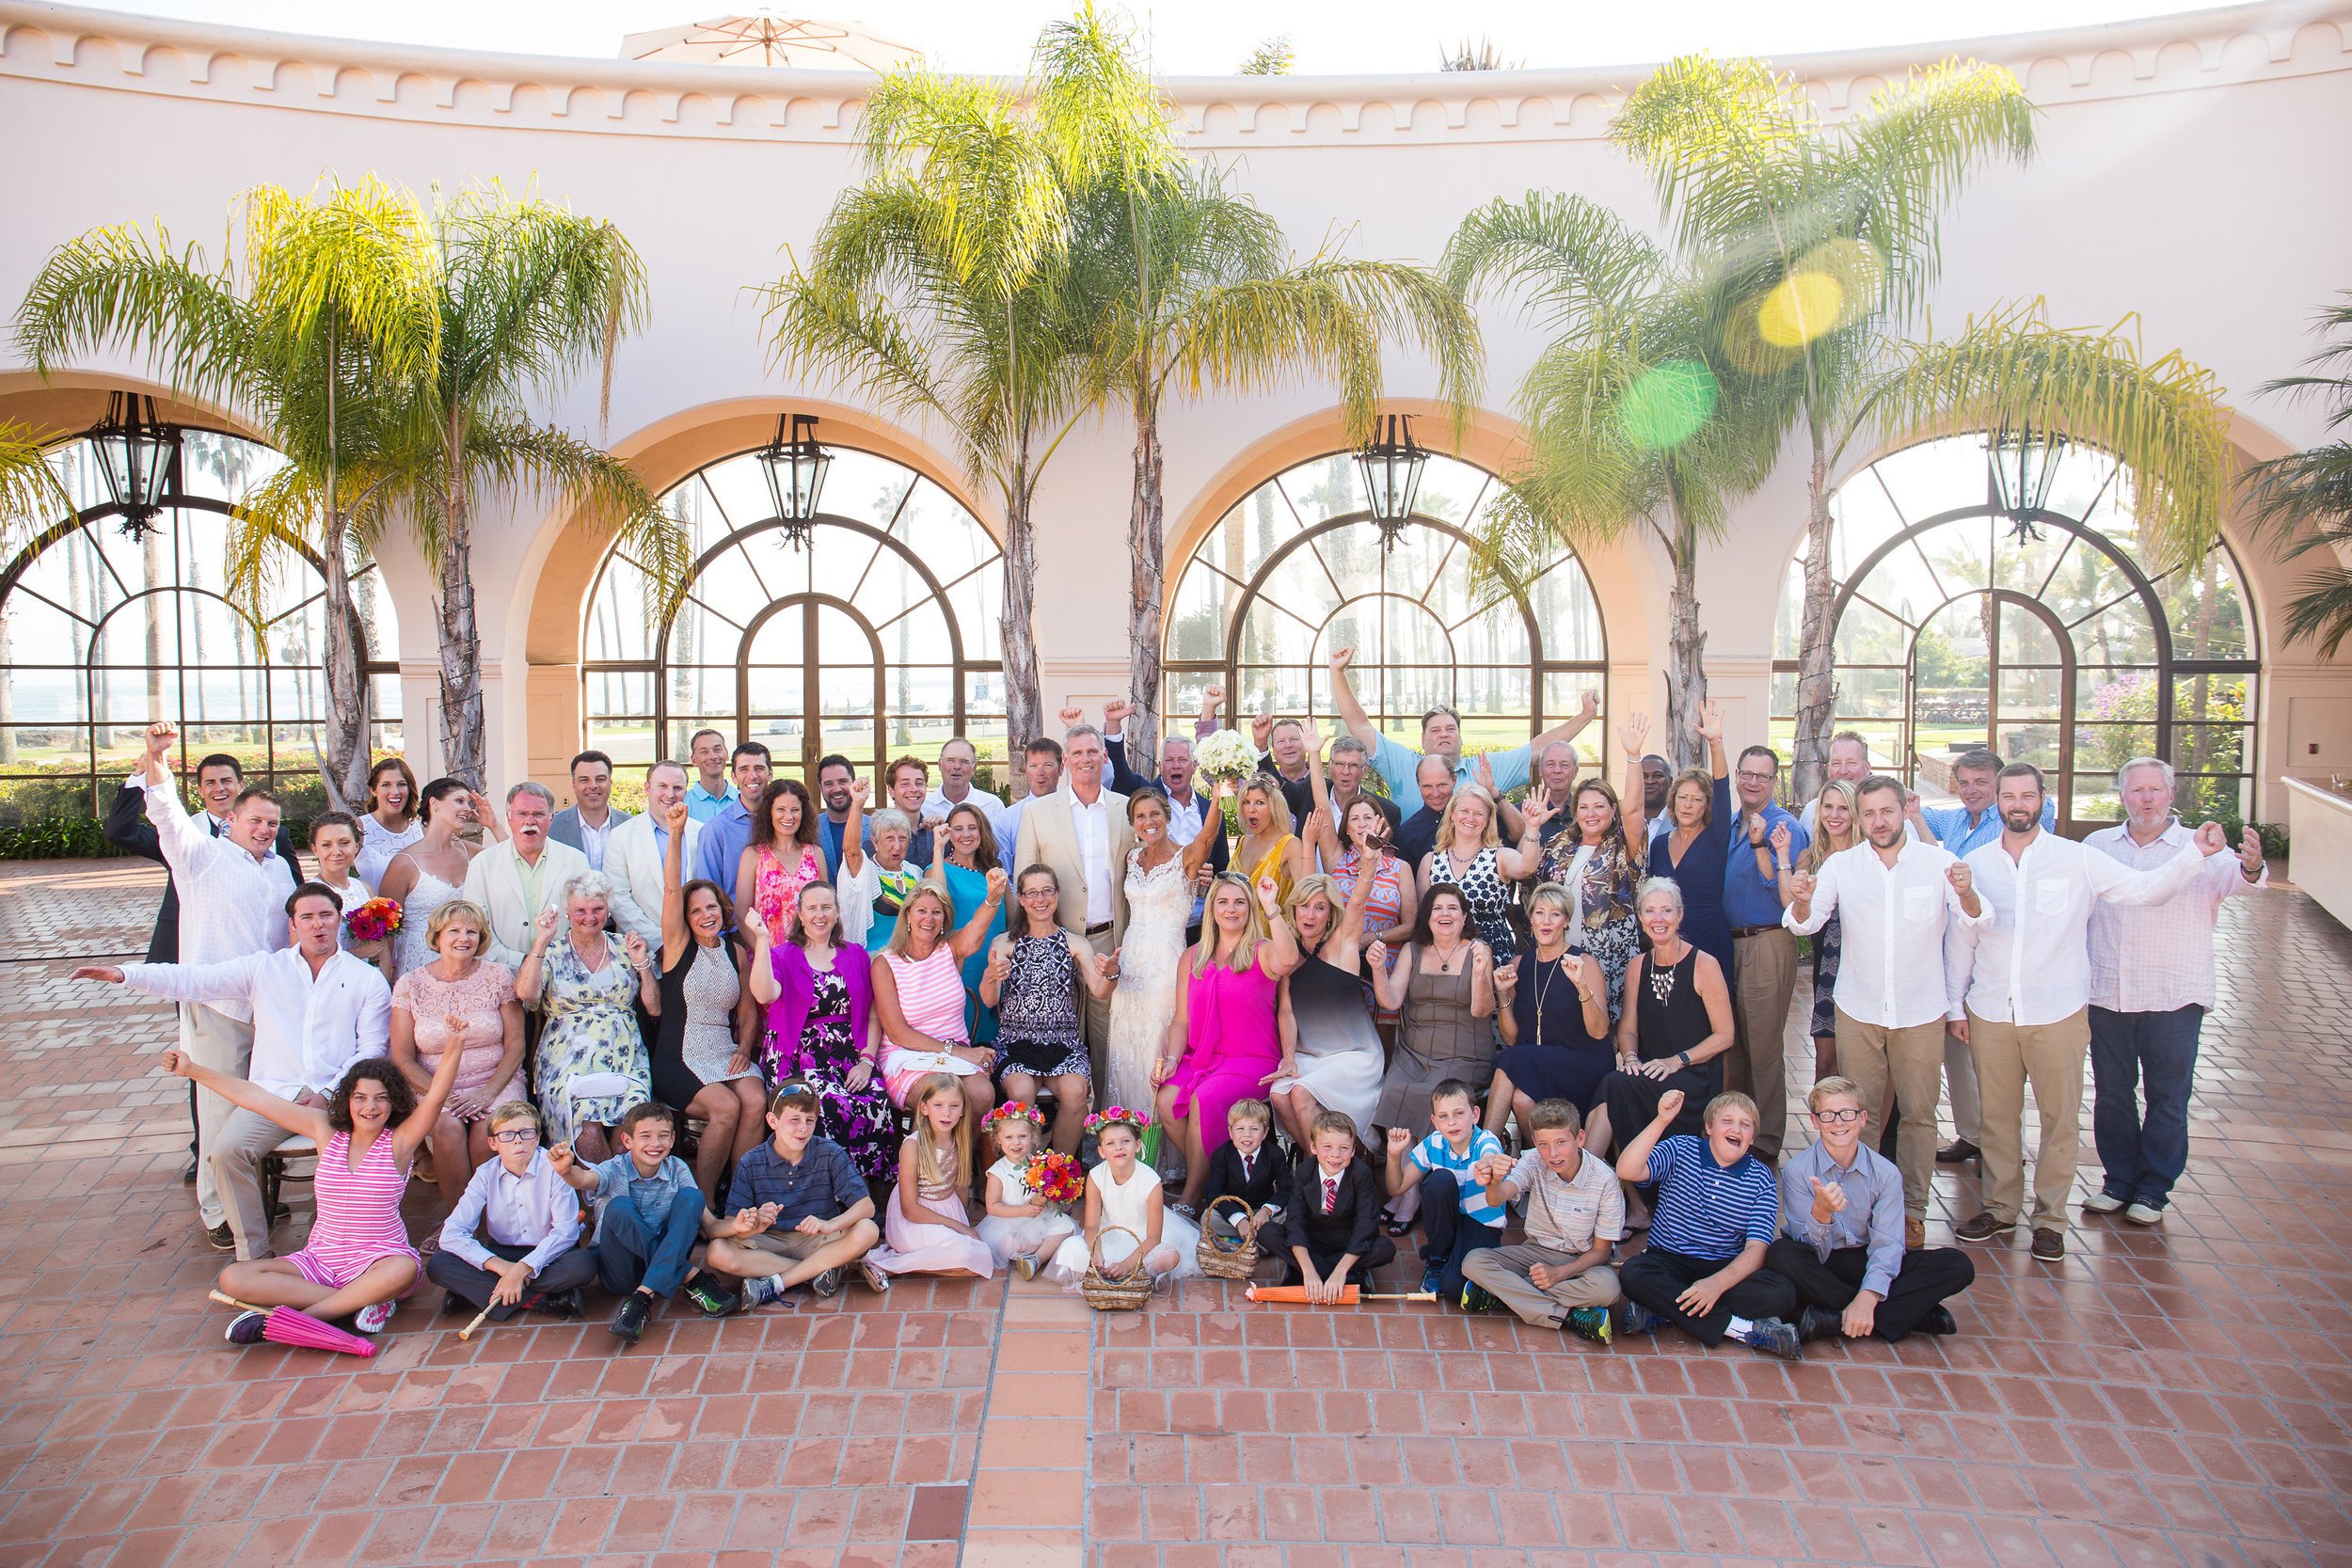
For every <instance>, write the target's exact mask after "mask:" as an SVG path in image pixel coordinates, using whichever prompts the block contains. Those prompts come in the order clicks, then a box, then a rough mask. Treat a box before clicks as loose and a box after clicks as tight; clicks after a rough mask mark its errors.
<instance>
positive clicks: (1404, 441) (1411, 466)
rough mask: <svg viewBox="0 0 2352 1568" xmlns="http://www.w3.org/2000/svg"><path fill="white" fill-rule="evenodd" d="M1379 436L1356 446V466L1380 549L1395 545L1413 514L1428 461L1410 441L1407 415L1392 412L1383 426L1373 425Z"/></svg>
mask: <svg viewBox="0 0 2352 1568" xmlns="http://www.w3.org/2000/svg"><path fill="white" fill-rule="evenodd" d="M1375 430H1378V432H1379V439H1377V440H1375V441H1373V442H1371V443H1370V444H1369V445H1367V446H1365V447H1363V448H1361V449H1359V451H1357V453H1356V467H1357V468H1358V470H1359V471H1360V472H1361V473H1362V475H1363V480H1364V495H1365V497H1366V498H1367V499H1368V500H1369V501H1370V503H1371V507H1372V520H1373V521H1374V522H1375V523H1376V524H1378V525H1379V528H1380V547H1381V549H1382V550H1384V551H1386V550H1393V549H1394V548H1396V540H1397V535H1399V534H1401V533H1403V532H1404V531H1405V525H1406V522H1408V521H1410V520H1411V518H1412V515H1413V502H1414V501H1415V499H1417V498H1418V497H1419V496H1420V494H1421V471H1422V468H1423V467H1426V466H1427V464H1428V462H1429V454H1428V453H1427V452H1426V451H1422V449H1421V447H1420V446H1419V444H1417V443H1416V442H1415V441H1414V440H1413V420H1412V416H1411V415H1409V414H1391V415H1389V416H1388V417H1387V420H1386V425H1385V428H1382V427H1379V426H1375Z"/></svg>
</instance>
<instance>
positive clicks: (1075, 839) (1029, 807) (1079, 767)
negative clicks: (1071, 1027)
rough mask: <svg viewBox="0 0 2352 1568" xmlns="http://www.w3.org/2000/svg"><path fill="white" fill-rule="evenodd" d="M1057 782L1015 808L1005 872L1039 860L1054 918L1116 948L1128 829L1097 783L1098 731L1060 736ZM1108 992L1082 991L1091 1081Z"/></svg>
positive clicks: (1111, 796) (1105, 1025)
mask: <svg viewBox="0 0 2352 1568" xmlns="http://www.w3.org/2000/svg"><path fill="white" fill-rule="evenodd" d="M1061 754H1062V766H1063V773H1062V783H1061V789H1060V791H1059V792H1058V793H1057V794H1054V795H1048V796H1045V797H1043V798H1042V799H1037V798H1032V799H1031V800H1028V801H1027V802H1026V803H1025V807H1024V809H1023V811H1022V814H1021V835H1020V837H1019V838H1018V839H1017V840H1016V841H1015V843H1014V854H1013V858H1012V860H1011V862H1010V863H1009V864H1008V865H1007V866H1006V870H1005V874H1006V875H1007V876H1016V875H1018V874H1019V872H1020V870H1021V868H1022V867H1024V866H1026V865H1030V864H1033V863H1043V864H1046V865H1050V866H1052V867H1053V868H1054V875H1055V877H1056V878H1057V879H1058V880H1059V881H1060V883H1061V899H1060V902H1059V903H1058V904H1057V906H1056V907H1055V919H1056V922H1057V924H1058V925H1060V926H1061V927H1062V928H1063V929H1065V930H1069V931H1074V932H1076V933H1077V934H1078V935H1079V936H1081V937H1084V938H1085V939H1086V941H1087V942H1088V944H1089V946H1091V947H1092V948H1093V949H1094V951H1096V952H1097V953H1109V952H1112V951H1114V950H1116V949H1117V947H1118V946H1119V942H1120V937H1121V936H1122V935H1123V934H1124V933H1125V930H1126V926H1127V895H1126V888H1125V882H1126V868H1127V851H1128V850H1129V849H1131V848H1133V847H1134V846H1135V832H1134V830H1133V829H1132V828H1130V827H1129V826H1128V824H1127V797H1125V796H1124V795H1121V794H1120V793H1119V792H1118V791H1117V790H1114V789H1109V788H1106V787H1104V783H1103V769H1104V765H1105V764H1106V763H1107V762H1108V761H1109V759H1110V752H1109V750H1108V748H1106V747H1105V746H1104V744H1103V732H1102V731H1100V730H1098V729H1096V728H1095V727H1094V726H1093V725H1091V724H1078V725H1074V726H1073V727H1072V728H1071V730H1070V732H1069V733H1068V734H1067V735H1066V736H1063V737H1062V752H1061ZM1110 1024H1111V1005H1110V999H1109V998H1108V997H1097V996H1095V995H1093V994H1092V993H1091V992H1089V993H1088V995H1087V998H1086V1006H1085V1019H1084V1025H1085V1035H1086V1042H1087V1050H1088V1052H1089V1053H1090V1054H1091V1055H1092V1057H1093V1059H1094V1081H1095V1082H1096V1083H1098V1084H1101V1083H1106V1082H1108V1079H1107V1078H1106V1077H1105V1075H1104V1057H1103V1053H1104V1049H1105V1047H1106V1046H1107V1045H1108V1043H1109V1041H1110Z"/></svg>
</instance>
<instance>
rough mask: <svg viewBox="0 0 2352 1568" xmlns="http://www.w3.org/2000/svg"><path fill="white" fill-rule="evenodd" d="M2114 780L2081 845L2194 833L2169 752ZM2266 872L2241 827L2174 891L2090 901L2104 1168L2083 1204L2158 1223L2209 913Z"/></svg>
mask: <svg viewBox="0 0 2352 1568" xmlns="http://www.w3.org/2000/svg"><path fill="white" fill-rule="evenodd" d="M2115 786H2116V789H2117V790H2118V791H2119V792H2120V793H2121V794H2122V797H2123V813H2124V820H2123V821H2122V823H2120V824H2118V825H2117V826H2115V827H2112V828H2102V829H2100V830H2099V831H2098V832H2095V833H2092V834H2091V835H2090V837H2088V838H2086V839H2084V840H2083V845H2084V847H2086V848H2090V849H2097V850H2099V851H2101V852H2103V853H2105V854H2106V855H2109V856H2112V857H2113V858H2114V859H2115V860H2116V861H2118V862H2119V863H2122V864H2124V865H2127V866H2130V867H2132V868H2133V869H2135V870H2139V869H2142V868H2145V867H2147V866H2152V865H2162V864H2164V863H2167V862H2169V861H2172V860H2177V859H2183V858H2187V857H2191V856H2193V855H2194V854H2195V850H2194V849H2193V847H2191V844H2192V840H2193V839H2194V837H2195V835H2194V834H2192V833H2191V832H2189V831H2188V829H2187V828H2185V827H2184V826H2183V825H2182V824H2181V823H2179V822H2178V821H2175V820H2174V819H2173V816H2172V765H2171V764H2170V763H2169V762H2165V761H2163V760H2161V759H2160V758H2156V757H2134V758H2133V759H2132V760H2131V761H2129V762H2127V763H2125V764H2124V765H2123V766H2122V768H2118V769H2117V770H2116V774H2115ZM2269 882H2270V867H2269V866H2268V865H2266V864H2265V863H2264V861H2263V843H2262V837H2261V835H2260V834H2258V833H2256V832H2254V830H2253V829H2251V828H2249V829H2247V830H2246V831H2245V833H2244V836H2243V837H2241V838H2240V839H2239V841H2238V849H2237V853H2236V854H2234V855H2216V856H2214V857H2213V858H2212V859H2210V860H2207V861H2205V862H2204V863H2203V864H2202V866H2201V868H2200V871H2199V875H2198V878H2197V880H2196V881H2195V882H2193V883H2192V884H2190V886H2189V889H2188V891H2187V892H2186V893H2184V894H2182V895H2180V896H2179V897H2178V898H2174V899H2171V900H2169V902H2166V903H2163V904H2156V905H2153V906H2146V907H2141V908H2137V909H2134V908H2118V907H2116V906H2113V905H2109V904H2102V905H2100V906H2099V907H2098V908H2097V909H2095V910H2093V911H2091V913H2090V1092H2091V1101H2090V1135H2091V1138H2092V1139H2093V1141H2094V1143H2095V1144H2096V1146H2097V1148H2098V1151H2099V1164H2101V1165H2103V1166H2105V1167H2106V1177H2105V1179H2104V1180H2102V1182H2101V1184H2100V1188H2099V1191H2098V1193H2097V1194H2096V1195H2094V1196H2090V1197H2087V1198H2085V1199H2084V1200H2083V1207H2084V1208H2085V1209H2088V1210H2090V1212H2092V1213H2094V1214H2112V1213H2114V1212H2116V1211H2117V1210H2119V1209H2121V1210H2122V1211H2123V1217H2124V1218H2125V1219H2127V1220H2130V1221H2132V1222H2133V1223H2135V1224H2137V1225H2161V1224H2163V1223H2164V1210H2165V1205H2166V1204H2167V1203H2168V1202H2169V1200H2170V1198H2171V1194H2172V1183H2173V1182H2175V1181H2178V1180H2180V1179H2181V1172H2182V1171H2184V1170H2185V1169H2187V1168H2188V1095H2189V1089H2190V1088H2191V1086H2192V1085H2194V1084H2195V1082H2196V1079H2197V1042H2198V1037H2199V1035H2200V1034H2201V1032H2202V1031H2203V1028H2204V1022H2205V1014H2206V1012H2207V1011H2209V1010H2210V1009H2211V1008H2212V1006H2213V999H2214V990H2213V926H2214V920H2215V918H2216V916H2217V915H2218V914H2219V913H2220V912H2221V901H2222V900H2223V899H2225V898H2228V897H2231V896H2233V895H2237V894H2241V893H2251V892H2252V891H2253V890H2254V889H2256V888H2258V887H2265V886H2267V885H2269ZM2143 1079H2145V1080H2146V1082H2147V1085H2148V1110H2147V1114H2146V1116H2145V1117H2144V1118H2143V1117H2142V1116H2141V1114H2140V1109H2139V1087H2140V1083H2141V1081H2142V1080H2143Z"/></svg>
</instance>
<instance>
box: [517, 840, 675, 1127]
mask: <svg viewBox="0 0 2352 1568" xmlns="http://www.w3.org/2000/svg"><path fill="white" fill-rule="evenodd" d="M558 908H561V909H562V910H563V911H564V915H563V918H564V924H565V926H566V927H568V928H567V930H566V931H565V933H564V940H563V941H562V942H557V941H555V931H556V910H557V909H558ZM611 911H612V883H610V882H608V881H606V880H605V879H604V878H603V877H601V876H599V875H598V874H597V873H596V872H593V871H590V872H585V873H583V874H581V875H580V876H577V877H574V878H573V879H571V881H570V882H569V883H567V884H566V885H565V886H564V895H563V897H562V899H561V900H560V901H559V903H557V904H550V905H549V906H548V907H547V908H546V909H544V910H541V911H539V921H538V929H537V932H536V935H535V936H534V938H533V940H532V944H531V952H530V953H529V954H528V955H527V956H526V957H525V958H524V959H523V965H522V968H521V969H520V970H519V971H517V972H516V975H515V994H516V996H517V997H518V998H520V999H521V1001H522V1004H523V1006H527V1007H534V1006H535V1007H537V1008H538V1009H539V1012H540V1014H541V1016H543V1017H544V1018H545V1019H546V1020H547V1027H546V1028H545V1030H544V1031H542V1033H541V1034H540V1036H539V1066H538V1069H537V1071H536V1073H535V1074H534V1076H533V1080H532V1089H533V1091H534V1094H533V1098H534V1099H536V1100H537V1101H539V1109H540V1111H541V1112H542V1113H544V1114H545V1115H546V1117H547V1120H548V1142H549V1143H550V1144H559V1143H567V1144H570V1145H571V1146H572V1149H573V1152H574V1153H576V1154H577V1155H578V1156H579V1157H580V1159H581V1160H582V1161H583V1162H585V1163H587V1164H595V1163H596V1161H598V1160H602V1159H604V1158H606V1157H607V1156H609V1155H610V1154H611V1153H612V1141H611V1140H612V1129H613V1127H614V1126H615V1125H616V1124H618V1123H619V1121H620V1119H621V1115H622V1113H623V1112H625V1111H627V1110H628V1108H629V1107H630V1106H632V1105H635V1104H637V1103H639V1102H640V1101H646V1100H651V1099H652V1098H653V1064H652V1062H651V1060H650V1059H649V1058H648V1057H647V1056H646V1054H645V1041H644V1036H642V1035H640V1034H639V1033H638V1031H637V1015H636V1013H635V1011H634V1010H632V1008H631V1007H630V1005H629V1004H630V1003H631V1002H632V1001H633V1000H641V1001H643V1002H644V1005H645V1006H646V1008H647V1009H648V1010H651V1009H654V1008H657V1007H659V1006H660V1005H661V990H660V975H659V974H657V973H656V971H655V969H654V962H653V953H652V950H651V949H649V948H648V947H646V945H645V939H644V938H643V937H640V936H631V937H630V938H629V939H628V941H627V942H623V941H622V940H621V939H620V938H619V937H616V936H613V935H612V934H611V933H609V932H608V931H606V930H605V928H604V922H605V917H606V915H607V914H609V913H610V912H611Z"/></svg>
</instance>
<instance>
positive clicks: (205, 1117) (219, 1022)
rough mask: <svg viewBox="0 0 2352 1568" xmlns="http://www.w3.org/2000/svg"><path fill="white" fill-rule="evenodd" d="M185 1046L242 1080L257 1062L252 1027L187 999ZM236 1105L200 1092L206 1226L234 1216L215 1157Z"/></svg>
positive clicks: (199, 1162) (199, 1196)
mask: <svg viewBox="0 0 2352 1568" xmlns="http://www.w3.org/2000/svg"><path fill="white" fill-rule="evenodd" d="M180 1049H181V1050H183V1051H184V1052H186V1053H188V1058H189V1060H191V1061H193V1062H196V1063H197V1064H199V1066H202V1067H208V1068H211V1069H213V1070H214V1071H215V1072H225V1073H228V1074H229V1075H230V1077H232V1078H242V1077H244V1076H245V1075H246V1069H249V1068H250V1067H251V1066H252V1065H253V1025H252V1023H251V1022H249V1021H240V1020H237V1019H233V1018H230V1016H229V1015H228V1014H227V1013H224V1012H221V1011H219V1010H218V1009H216V1008H213V1007H208V1006H205V1005H204V1004H203V1003H201V1002H183V1003H182V1004H180ZM235 1109H236V1107H235V1106H234V1105H231V1104H230V1102H229V1101H226V1100H223V1099H222V1098H221V1097H220V1096H218V1095H216V1094H215V1093H213V1091H212V1090H210V1089H202V1088H199V1089H198V1090H197V1091H196V1206H197V1209H198V1210H199V1212H201V1213H202V1214H203V1216H204V1227H205V1228H206V1229H207V1230H209V1229H211V1228H212V1227H215V1226H217V1225H222V1224H225V1223H226V1222H227V1221H228V1218H229V1214H228V1211H227V1209H226V1208H225V1207H224V1206H223V1204H222V1203H221V1199H220V1192H219V1189H218V1188H217V1187H216V1186H215V1184H214V1180H213V1158H212V1156H213V1150H214V1149H215V1148H218V1147H219V1145H220V1130H221V1128H222V1126H223V1125H224V1124H225V1123H226V1122H227V1121H228V1120H229V1116H230V1112H232V1111H234V1110H235Z"/></svg>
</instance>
